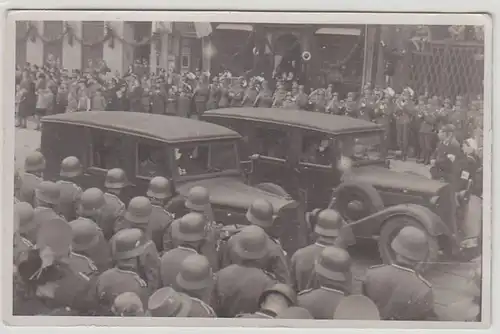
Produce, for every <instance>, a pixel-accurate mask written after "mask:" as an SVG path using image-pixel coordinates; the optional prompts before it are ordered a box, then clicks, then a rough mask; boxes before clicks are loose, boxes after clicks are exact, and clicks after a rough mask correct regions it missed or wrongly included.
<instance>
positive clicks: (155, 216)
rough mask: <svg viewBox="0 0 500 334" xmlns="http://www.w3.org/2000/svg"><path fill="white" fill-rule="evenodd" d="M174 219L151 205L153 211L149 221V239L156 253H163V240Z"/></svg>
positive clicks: (159, 208)
mask: <svg viewBox="0 0 500 334" xmlns="http://www.w3.org/2000/svg"><path fill="white" fill-rule="evenodd" d="M173 220H174V217H173V216H172V215H171V214H170V213H169V212H167V211H166V210H165V209H164V208H162V207H161V206H157V205H153V211H152V213H151V217H150V219H149V228H150V230H151V239H152V240H153V242H154V243H155V245H156V249H157V250H158V252H162V251H163V238H164V236H165V233H167V232H168V228H169V226H170V224H172V221H173Z"/></svg>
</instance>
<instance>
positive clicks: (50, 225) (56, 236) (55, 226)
mask: <svg viewBox="0 0 500 334" xmlns="http://www.w3.org/2000/svg"><path fill="white" fill-rule="evenodd" d="M71 241H72V230H71V227H70V226H69V224H68V223H67V222H66V221H65V220H64V219H62V218H54V219H51V220H46V221H42V222H40V225H39V226H38V230H37V235H36V247H37V248H38V249H40V250H44V249H46V248H50V249H51V250H52V252H53V253H54V255H55V257H65V256H68V255H69V252H70V250H71Z"/></svg>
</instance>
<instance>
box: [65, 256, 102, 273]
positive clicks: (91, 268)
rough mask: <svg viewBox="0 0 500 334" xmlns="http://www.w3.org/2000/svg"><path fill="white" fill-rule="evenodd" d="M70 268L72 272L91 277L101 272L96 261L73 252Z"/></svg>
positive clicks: (70, 258)
mask: <svg viewBox="0 0 500 334" xmlns="http://www.w3.org/2000/svg"><path fill="white" fill-rule="evenodd" d="M69 266H70V268H71V269H72V270H74V271H76V272H80V273H83V274H85V275H87V276H89V277H90V276H93V275H96V274H97V273H98V272H99V271H98V269H97V267H96V265H95V264H94V261H92V260H91V259H89V258H88V257H86V256H85V255H81V254H78V253H75V252H71V255H70V256H69Z"/></svg>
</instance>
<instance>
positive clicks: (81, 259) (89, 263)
mask: <svg viewBox="0 0 500 334" xmlns="http://www.w3.org/2000/svg"><path fill="white" fill-rule="evenodd" d="M71 257H72V258H73V259H74V260H75V261H79V262H81V263H82V264H83V265H85V266H88V267H89V269H90V271H93V272H97V271H98V269H97V267H96V265H95V264H94V261H92V260H91V259H89V258H88V257H86V256H85V255H82V254H78V253H71Z"/></svg>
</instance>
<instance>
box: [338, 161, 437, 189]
mask: <svg viewBox="0 0 500 334" xmlns="http://www.w3.org/2000/svg"><path fill="white" fill-rule="evenodd" d="M344 180H351V181H359V182H364V183H368V184H371V185H373V186H374V187H375V188H378V189H384V190H405V191H409V192H415V193H419V194H430V195H435V194H436V193H437V192H438V191H439V189H441V188H442V187H443V186H445V185H446V183H444V182H441V181H437V180H432V179H429V178H427V177H425V176H423V175H418V174H413V173H411V172H401V171H395V170H390V169H389V168H385V167H382V166H363V167H354V168H353V169H352V170H351V172H350V173H347V174H344Z"/></svg>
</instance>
